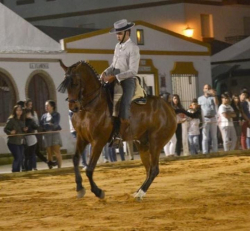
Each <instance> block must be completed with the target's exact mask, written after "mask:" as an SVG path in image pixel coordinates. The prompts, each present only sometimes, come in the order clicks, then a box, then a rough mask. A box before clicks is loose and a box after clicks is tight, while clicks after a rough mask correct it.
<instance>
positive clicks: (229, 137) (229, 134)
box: [218, 92, 237, 151]
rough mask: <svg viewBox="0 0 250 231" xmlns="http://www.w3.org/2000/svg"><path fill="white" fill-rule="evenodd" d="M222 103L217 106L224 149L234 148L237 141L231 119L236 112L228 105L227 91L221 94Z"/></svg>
mask: <svg viewBox="0 0 250 231" xmlns="http://www.w3.org/2000/svg"><path fill="white" fill-rule="evenodd" d="M221 100H222V104H221V105H220V107H219V111H218V113H219V122H218V124H219V127H220V130H221V135H222V139H223V147H224V151H229V150H234V149H235V145H236V142H237V136H236V132H235V128H234V125H233V119H232V118H234V117H236V113H235V112H234V110H233V108H232V107H231V106H230V96H229V94H228V93H227V92H225V93H224V94H222V95H221Z"/></svg>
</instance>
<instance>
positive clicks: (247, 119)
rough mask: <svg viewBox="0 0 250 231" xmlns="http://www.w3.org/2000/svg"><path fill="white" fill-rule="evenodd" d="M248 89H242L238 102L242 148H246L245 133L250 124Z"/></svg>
mask: <svg viewBox="0 0 250 231" xmlns="http://www.w3.org/2000/svg"><path fill="white" fill-rule="evenodd" d="M247 98H248V91H247V90H246V89H243V90H242V91H241V94H240V104H241V107H242V117H243V119H244V120H243V121H242V126H241V147H242V149H243V150H245V149H247V144H246V135H247V127H249V126H250V109H249V104H248V101H247Z"/></svg>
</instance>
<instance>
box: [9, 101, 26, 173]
mask: <svg viewBox="0 0 250 231" xmlns="http://www.w3.org/2000/svg"><path fill="white" fill-rule="evenodd" d="M27 130H28V129H27V128H26V127H25V123H24V117H23V108H22V106H20V105H16V106H14V108H13V111H12V114H11V115H10V117H9V118H8V120H7V123H6V125H5V127H4V132H5V133H6V134H7V135H9V136H8V143H7V145H8V148H9V150H10V152H11V154H12V155H13V158H14V160H13V163H12V172H20V171H21V168H22V163H23V152H24V146H23V144H24V136H23V135H19V134H23V133H24V132H26V131H27Z"/></svg>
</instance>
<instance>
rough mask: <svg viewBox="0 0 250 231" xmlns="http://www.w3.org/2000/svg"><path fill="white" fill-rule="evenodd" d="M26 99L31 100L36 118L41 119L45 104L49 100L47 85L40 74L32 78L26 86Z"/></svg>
mask: <svg viewBox="0 0 250 231" xmlns="http://www.w3.org/2000/svg"><path fill="white" fill-rule="evenodd" d="M28 98H30V99H31V100H32V102H33V108H34V109H35V111H36V112H37V115H38V118H41V116H42V114H44V113H45V106H44V105H45V102H46V101H47V100H49V99H51V95H50V91H49V87H48V84H47V82H46V81H45V78H44V76H43V75H42V74H39V73H38V74H35V75H34V76H32V78H31V80H30V82H29V85H28Z"/></svg>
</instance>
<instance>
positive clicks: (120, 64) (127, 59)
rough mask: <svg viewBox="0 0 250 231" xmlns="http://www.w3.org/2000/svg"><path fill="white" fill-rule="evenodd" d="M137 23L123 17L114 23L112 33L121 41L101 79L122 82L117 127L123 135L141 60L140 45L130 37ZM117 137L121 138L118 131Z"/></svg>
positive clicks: (128, 122) (127, 125)
mask: <svg viewBox="0 0 250 231" xmlns="http://www.w3.org/2000/svg"><path fill="white" fill-rule="evenodd" d="M134 25H135V23H133V22H128V21H127V20H126V19H122V20H120V21H117V22H115V23H114V28H113V29H112V30H111V31H110V33H116V37H117V40H118V41H119V42H118V43H117V44H116V47H115V53H114V57H113V62H112V64H111V65H110V66H109V67H108V68H107V69H106V70H105V71H104V72H103V73H102V75H101V79H102V80H103V81H104V82H105V83H107V82H108V83H111V82H113V81H115V84H121V86H122V90H123V95H122V98H121V103H120V109H119V118H120V130H118V129H119V126H118V127H117V128H116V129H117V130H118V131H120V135H121V136H123V134H124V132H125V131H126V129H127V128H128V127H129V124H130V121H129V117H130V104H131V100H132V98H133V96H134V93H135V86H136V85H135V76H136V75H137V72H138V69H139V62H140V52H139V47H138V46H137V45H136V44H134V43H133V42H132V40H131V39H130V33H131V28H132V27H133V26H134ZM115 132H116V133H117V134H115V138H117V139H120V140H121V138H120V137H119V135H118V133H119V132H117V131H115Z"/></svg>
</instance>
